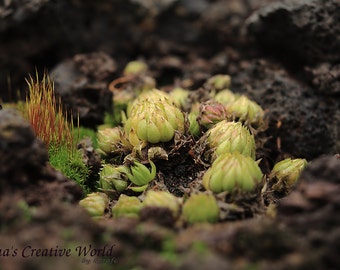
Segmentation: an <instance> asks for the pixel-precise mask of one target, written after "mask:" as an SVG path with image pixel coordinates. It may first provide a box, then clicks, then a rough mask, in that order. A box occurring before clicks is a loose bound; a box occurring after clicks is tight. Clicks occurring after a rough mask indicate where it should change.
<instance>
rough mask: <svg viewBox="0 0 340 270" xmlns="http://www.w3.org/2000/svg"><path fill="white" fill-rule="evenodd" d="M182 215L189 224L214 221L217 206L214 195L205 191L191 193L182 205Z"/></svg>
mask: <svg viewBox="0 0 340 270" xmlns="http://www.w3.org/2000/svg"><path fill="white" fill-rule="evenodd" d="M182 217H183V219H184V220H185V221H186V222H187V223H189V224H194V223H200V222H210V223H213V222H216V221H217V220H218V217H219V207H218V204H217V201H216V199H215V197H214V196H213V195H211V194H205V193H198V194H192V195H191V196H190V197H189V198H188V200H187V201H186V202H185V203H184V205H183V209H182Z"/></svg>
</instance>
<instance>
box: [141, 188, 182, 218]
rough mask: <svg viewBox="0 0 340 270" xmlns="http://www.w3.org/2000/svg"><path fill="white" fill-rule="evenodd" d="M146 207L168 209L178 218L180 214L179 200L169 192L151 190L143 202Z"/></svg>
mask: <svg viewBox="0 0 340 270" xmlns="http://www.w3.org/2000/svg"><path fill="white" fill-rule="evenodd" d="M143 205H144V207H147V206H149V207H161V208H168V209H170V210H171V212H172V213H173V216H174V217H176V216H177V215H178V213H179V208H180V203H179V199H178V198H177V197H175V196H174V195H172V194H171V193H169V192H167V191H154V190H149V191H148V192H147V193H146V195H145V198H144V201H143Z"/></svg>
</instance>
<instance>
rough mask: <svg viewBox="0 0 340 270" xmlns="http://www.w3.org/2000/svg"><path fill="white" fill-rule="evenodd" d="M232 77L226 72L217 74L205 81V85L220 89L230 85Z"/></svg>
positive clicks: (209, 87)
mask: <svg viewBox="0 0 340 270" xmlns="http://www.w3.org/2000/svg"><path fill="white" fill-rule="evenodd" d="M230 83H231V77H230V76H229V75H226V74H217V75H214V76H212V77H210V78H209V79H208V80H207V82H206V83H205V87H206V88H208V89H212V90H216V91H220V90H222V89H226V88H229V87H230Z"/></svg>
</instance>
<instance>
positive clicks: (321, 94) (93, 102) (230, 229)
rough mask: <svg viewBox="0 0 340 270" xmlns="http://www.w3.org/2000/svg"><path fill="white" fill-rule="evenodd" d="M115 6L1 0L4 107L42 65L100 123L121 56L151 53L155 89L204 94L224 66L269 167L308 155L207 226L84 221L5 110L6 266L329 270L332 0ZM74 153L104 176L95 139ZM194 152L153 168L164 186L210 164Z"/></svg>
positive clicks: (334, 211) (335, 203) (336, 93)
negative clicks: (258, 110)
mask: <svg viewBox="0 0 340 270" xmlns="http://www.w3.org/2000/svg"><path fill="white" fill-rule="evenodd" d="M114 2H115V3H114V4H112V1H108V0H100V1H77V0H71V1H66V0H61V1H57V2H56V1H51V0H34V1H23V0H8V1H3V2H2V3H0V40H1V43H0V101H1V102H0V103H8V102H15V101H17V100H18V99H20V96H18V95H17V92H21V97H24V96H25V93H26V92H25V91H26V88H27V86H26V82H25V78H27V77H28V75H29V74H34V73H35V72H36V71H37V72H38V73H42V72H43V71H44V70H45V69H47V70H49V71H50V74H51V75H52V77H53V80H54V81H55V89H56V91H57V93H58V95H60V96H61V99H62V103H63V104H64V105H65V106H66V107H67V109H69V110H71V111H74V110H76V111H78V112H79V115H80V123H81V124H82V125H84V126H87V127H90V128H94V127H96V126H98V125H100V124H102V123H103V121H104V115H105V112H109V111H111V110H112V103H111V102H110V101H111V100H112V92H111V91H110V90H109V84H110V82H111V81H113V80H114V79H117V78H119V77H120V76H121V74H122V70H123V68H124V66H125V65H126V63H127V62H129V61H130V60H135V59H142V60H143V61H145V62H146V63H147V64H148V66H149V69H150V70H149V74H148V75H149V76H151V77H153V78H155V80H156V84H157V87H159V88H163V89H169V88H171V87H173V86H174V85H179V86H183V87H186V88H188V89H190V90H192V91H196V90H200V91H202V89H204V87H203V86H204V82H205V81H206V80H207V79H208V78H209V77H211V76H212V75H214V74H220V73H222V74H229V75H230V76H231V78H232V84H231V89H232V90H233V91H234V92H236V93H243V94H246V95H247V96H249V97H250V98H251V99H253V100H254V101H256V102H257V103H258V104H260V105H261V107H262V108H263V109H264V110H265V112H266V117H267V119H268V128H267V129H266V130H265V131H263V132H261V133H260V134H258V140H260V141H261V142H262V144H261V147H260V148H259V149H258V150H257V153H256V154H257V158H261V163H260V165H261V168H262V170H263V172H264V173H266V174H268V173H269V171H270V170H271V168H272V167H273V165H274V164H275V163H276V162H277V161H279V160H281V159H283V158H286V157H292V158H306V159H307V160H308V161H309V164H308V166H307V168H306V169H305V170H304V171H303V172H302V174H301V176H300V178H299V181H298V183H297V184H296V185H295V186H294V187H293V189H292V190H291V191H290V192H289V193H288V194H284V195H282V194H281V195H277V194H276V196H274V195H272V194H267V197H266V198H265V199H266V200H264V201H261V202H259V201H256V202H255V203H254V202H253V201H251V199H252V198H249V201H247V202H246V203H244V204H243V205H241V207H239V208H233V209H232V208H230V207H231V204H226V205H225V206H224V214H225V218H224V219H222V220H221V221H220V222H219V223H217V224H209V225H207V224H204V225H194V226H188V225H185V224H177V223H176V221H175V220H173V219H171V217H170V215H169V213H168V212H166V211H164V210H163V211H161V210H160V209H146V210H144V212H143V213H142V214H141V217H140V219H132V218H115V219H113V218H110V217H109V216H110V215H109V213H107V215H106V216H105V217H103V218H100V219H93V218H91V217H90V216H89V215H88V214H87V212H86V211H85V210H84V209H83V208H81V207H80V206H79V205H78V202H79V200H80V199H81V198H82V197H83V196H84V194H83V193H82V190H81V188H80V187H79V186H78V185H77V184H75V183H74V182H73V181H71V180H70V179H67V178H66V177H65V176H64V175H62V174H61V173H60V172H58V171H56V170H55V169H54V168H52V167H51V166H50V165H49V163H48V155H47V150H46V148H45V146H44V145H43V144H42V142H41V141H40V140H39V139H37V138H36V137H35V136H34V134H33V131H32V129H31V128H30V125H29V123H28V122H27V121H26V120H24V119H23V118H22V117H21V116H20V114H19V113H17V112H15V111H14V110H12V109H8V108H7V107H6V108H5V106H2V107H3V108H1V107H0V161H1V163H0V221H1V225H0V226H1V230H0V268H1V269H47V268H48V269H86V268H89V267H90V268H91V269H111V268H114V269H132V268H135V269H137V268H138V269H207V268H209V269H337V268H339V266H340V259H339V256H338V253H339V250H340V229H339V228H340V226H339V225H340V220H339V217H340V215H339V214H340V213H339V209H340V207H339V206H340V196H339V194H340V157H339V153H340V135H339V134H340V98H339V97H340V86H339V85H340V84H339V77H340V69H339V67H340V63H339V61H340V42H339V39H340V26H339V16H340V14H339V12H337V11H338V10H339V9H340V3H339V1H337V0H330V1H327V3H325V2H324V1H322V0H308V1H307V0H286V1H275V0H244V1H237V0H196V1H190V0H162V1H151V0H148V1H141V0H128V1H126V0H118V1H114ZM74 115H75V114H74ZM79 148H80V149H82V150H83V151H84V153H85V154H84V155H86V156H87V162H88V164H91V166H93V167H96V169H97V170H98V168H99V160H98V155H97V154H96V153H94V152H93V149H92V147H91V143H90V142H83V145H80V146H79ZM190 148H191V144H190V142H187V143H186V144H184V145H182V146H181V147H180V148H179V149H178V152H177V155H173V156H169V161H168V162H165V161H159V162H158V163H157V164H156V165H157V168H159V173H158V180H159V183H163V184H164V185H165V186H166V187H167V188H168V189H169V191H170V192H172V193H174V194H175V195H176V196H183V195H185V193H186V192H188V190H190V189H191V188H193V187H194V186H195V185H196V184H197V183H196V181H195V179H196V176H197V175H199V174H200V172H201V171H203V170H204V169H205V167H204V165H203V164H197V162H195V160H194V158H193V156H192V154H191V153H190ZM231 202H232V199H231ZM249 202H252V203H251V204H249ZM263 203H264V204H263ZM274 203H275V204H276V208H272V206H273V204H274ZM249 205H250V206H249ZM254 205H255V206H254ZM85 248H87V249H90V248H91V251H90V253H88V254H87V255H86V256H84V254H82V253H81V252H82V251H83V250H84V249H85ZM67 252H69V256H67V254H68V253H67Z"/></svg>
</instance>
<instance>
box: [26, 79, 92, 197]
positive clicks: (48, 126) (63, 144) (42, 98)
mask: <svg viewBox="0 0 340 270" xmlns="http://www.w3.org/2000/svg"><path fill="white" fill-rule="evenodd" d="M27 84H28V93H27V96H26V101H25V104H24V106H23V108H22V110H23V115H24V117H26V118H27V119H28V121H29V122H30V124H31V126H32V129H33V131H34V133H35V135H36V136H37V137H38V138H40V139H41V140H42V141H43V142H44V143H45V144H46V146H47V148H48V153H49V162H50V164H51V165H52V166H53V167H55V168H56V169H58V170H60V171H61V172H62V173H64V174H65V175H66V176H67V177H69V178H70V179H72V180H74V181H75V182H77V183H78V184H79V185H81V186H82V187H83V189H84V191H85V192H88V188H87V187H86V186H85V185H84V182H85V180H86V178H87V176H88V174H89V168H87V167H86V166H85V164H84V163H83V161H82V156H81V153H80V152H79V151H78V150H77V148H76V144H77V140H78V130H79V121H78V123H77V130H76V129H75V127H74V124H73V121H72V120H71V119H72V117H69V116H68V115H67V113H65V112H64V110H63V108H62V104H61V100H60V99H57V98H56V95H55V92H54V83H53V81H52V80H51V79H50V77H49V76H48V74H47V73H45V74H44V75H43V78H42V80H41V81H40V80H39V76H38V74H36V78H35V79H34V78H32V77H29V79H27Z"/></svg>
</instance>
